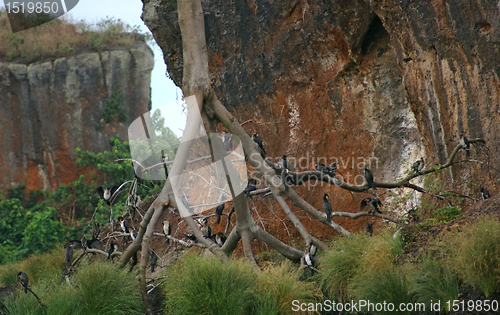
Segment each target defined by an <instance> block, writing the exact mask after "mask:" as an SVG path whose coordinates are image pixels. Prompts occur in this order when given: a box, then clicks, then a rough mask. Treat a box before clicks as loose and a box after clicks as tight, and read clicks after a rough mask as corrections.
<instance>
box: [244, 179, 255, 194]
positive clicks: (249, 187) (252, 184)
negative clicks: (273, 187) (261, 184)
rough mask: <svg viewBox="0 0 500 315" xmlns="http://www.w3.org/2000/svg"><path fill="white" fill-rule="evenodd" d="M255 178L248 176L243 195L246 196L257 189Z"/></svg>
mask: <svg viewBox="0 0 500 315" xmlns="http://www.w3.org/2000/svg"><path fill="white" fill-rule="evenodd" d="M256 186H257V180H256V179H255V178H250V179H249V180H248V183H247V187H246V188H245V197H247V198H248V196H250V192H252V191H254V190H257V187H256Z"/></svg>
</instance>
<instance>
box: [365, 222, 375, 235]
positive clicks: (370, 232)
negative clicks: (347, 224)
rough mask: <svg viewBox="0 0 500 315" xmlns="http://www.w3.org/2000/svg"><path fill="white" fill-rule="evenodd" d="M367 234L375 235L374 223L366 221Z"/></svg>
mask: <svg viewBox="0 0 500 315" xmlns="http://www.w3.org/2000/svg"><path fill="white" fill-rule="evenodd" d="M365 234H366V235H367V236H372V235H373V224H371V223H366V225H365Z"/></svg>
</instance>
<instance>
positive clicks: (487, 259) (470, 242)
mask: <svg viewBox="0 0 500 315" xmlns="http://www.w3.org/2000/svg"><path fill="white" fill-rule="evenodd" d="M446 244H447V249H448V251H447V256H448V259H447V261H448V264H449V265H450V266H452V267H453V269H454V271H455V272H456V273H457V274H458V275H459V276H460V277H461V278H462V279H463V280H464V281H465V282H466V283H468V284H471V285H477V286H479V287H480V288H481V290H482V291H483V293H484V295H485V296H486V297H489V296H490V295H491V294H493V293H496V292H500V222H499V221H498V220H497V219H495V218H492V217H486V218H483V219H480V220H479V221H477V222H475V223H473V224H470V225H468V226H466V227H465V228H464V230H463V232H462V233H454V234H452V235H450V236H449V237H447V239H446Z"/></svg>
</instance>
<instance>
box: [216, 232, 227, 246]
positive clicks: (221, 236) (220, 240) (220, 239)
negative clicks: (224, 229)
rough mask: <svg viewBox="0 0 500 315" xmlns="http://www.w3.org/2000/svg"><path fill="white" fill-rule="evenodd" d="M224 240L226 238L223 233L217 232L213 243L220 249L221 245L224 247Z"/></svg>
mask: <svg viewBox="0 0 500 315" xmlns="http://www.w3.org/2000/svg"><path fill="white" fill-rule="evenodd" d="M226 240H227V237H226V236H225V235H224V234H223V233H221V232H217V233H216V234H215V243H217V244H218V245H219V246H221V247H222V245H224V243H225V242H226Z"/></svg>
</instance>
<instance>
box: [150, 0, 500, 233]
mask: <svg viewBox="0 0 500 315" xmlns="http://www.w3.org/2000/svg"><path fill="white" fill-rule="evenodd" d="M144 3H145V6H144V12H143V16H142V17H143V20H144V21H145V22H146V24H147V25H148V26H149V28H150V29H151V31H152V32H153V34H154V36H155V39H156V40H157V42H158V44H159V45H160V47H161V48H162V49H163V52H164V56H165V62H166V63H167V65H168V71H169V73H170V75H171V77H172V79H173V80H174V81H175V82H176V84H177V85H179V86H180V85H181V80H182V42H181V37H180V32H179V25H178V21H177V13H176V11H175V7H174V6H173V2H172V1H169V0H154V1H153V0H150V1H147V0H146V1H144ZM202 4H203V9H204V13H205V29H206V40H207V48H208V52H209V62H210V70H211V74H212V78H213V86H214V87H215V89H216V91H217V92H218V94H219V97H220V98H221V100H222V101H223V103H224V104H225V106H226V107H227V108H228V109H230V110H231V111H232V112H233V114H234V115H235V116H236V117H237V118H238V119H239V121H240V122H244V121H245V122H246V123H245V125H244V128H245V129H246V130H247V131H249V133H253V132H254V131H256V132H258V133H259V135H260V136H261V137H262V138H263V139H264V140H265V142H266V143H267V145H268V148H266V150H267V151H268V153H269V155H270V156H271V157H272V158H274V159H275V161H276V162H277V159H278V158H279V157H281V156H282V155H283V154H286V155H287V156H289V157H293V158H295V159H297V160H298V159H299V158H307V160H302V162H301V164H298V163H296V168H298V169H304V168H308V169H311V168H312V167H313V166H314V164H315V163H316V161H317V158H319V157H326V158H327V159H329V160H332V159H337V160H338V161H339V162H340V167H339V169H340V171H341V172H342V174H343V175H344V176H345V177H349V179H348V180H349V181H350V182H356V183H358V184H361V183H362V182H363V178H362V174H363V166H364V163H363V162H364V161H366V160H369V162H370V168H371V169H372V172H373V173H374V176H375V180H376V181H380V182H389V181H395V180H396V178H397V177H398V176H401V175H403V174H404V173H405V172H406V171H408V169H409V166H410V165H411V163H413V162H414V161H416V160H417V159H419V158H420V157H424V158H425V160H426V163H427V164H443V163H444V162H445V161H446V160H447V158H448V155H449V154H450V153H451V151H452V150H453V149H454V147H455V146H456V145H457V143H458V140H459V134H460V133H462V132H463V133H464V134H466V135H467V136H468V137H469V138H479V137H481V138H484V139H485V140H486V142H487V146H488V150H485V149H484V148H482V147H480V146H473V150H472V157H473V158H474V159H477V160H480V161H481V163H477V162H474V163H472V164H470V165H467V166H466V167H465V166H464V165H465V164H463V163H461V164H459V165H457V166H453V167H452V168H450V169H449V170H448V171H446V172H445V173H444V174H442V175H441V178H440V179H442V180H443V182H442V184H441V185H442V186H441V187H442V188H443V189H452V190H454V191H458V192H460V193H463V194H466V195H471V196H473V197H476V198H477V197H478V196H479V187H480V186H486V187H489V188H490V190H492V191H495V192H497V189H496V186H495V184H497V182H496V179H497V178H498V173H496V172H494V171H493V169H492V168H490V167H489V166H488V165H487V163H490V166H492V167H494V168H496V169H500V159H498V156H499V153H500V152H499V150H500V146H499V144H500V143H499V142H500V138H499V136H498V135H499V128H500V107H499V106H500V102H499V101H500V85H499V71H500V64H499V63H498V60H497V59H498V56H499V47H500V44H499V43H500V41H499V39H500V33H499V32H500V31H499V30H500V12H499V8H498V7H497V3H496V2H495V1H462V0H456V1H453V0H450V1H440V0H428V1H425V0H424V1H413V0H398V1H393V0H385V1H384V0H382V1H362V0H339V1H328V0H290V1H265V0H234V1H226V0H218V1H217V0H205V1H202ZM410 58H411V59H410ZM460 154H461V155H460V160H463V157H464V155H463V153H460ZM315 159H316V160H315ZM433 178H435V177H433ZM415 183H417V184H423V181H422V180H421V181H420V182H419V181H418V180H417V181H415ZM467 184H469V185H467ZM300 189H301V190H300V191H299V193H301V194H302V195H303V196H305V197H306V199H308V198H310V200H311V203H312V204H313V205H314V206H316V207H317V208H318V209H321V196H322V195H323V192H328V191H329V192H330V195H331V196H333V200H334V204H335V208H336V209H334V211H335V210H348V211H359V201H360V199H361V198H363V197H366V196H364V194H355V195H354V196H353V197H352V196H351V195H350V194H349V193H348V192H346V191H343V190H340V189H339V188H337V187H329V186H325V185H323V186H322V187H316V188H315V189H314V191H313V190H312V188H309V190H307V189H308V188H307V187H302V188H300ZM384 197H388V195H385V194H384ZM419 198H420V194H417V193H415V194H414V195H413V201H411V202H410V203H412V202H413V203H415V202H418V199H419ZM388 201H389V198H386V202H388ZM410 207H411V204H410V205H407V206H406V207H403V208H401V209H400V210H401V211H406V210H408V209H409V208H410ZM299 211H300V210H299ZM367 220H368V221H370V220H371V219H366V220H365V219H361V220H356V222H355V223H354V222H353V221H352V220H345V221H342V220H339V222H340V223H349V224H350V225H351V224H352V225H364V224H365V223H366V221H367ZM276 222H277V223H276V226H277V228H278V226H280V223H279V222H278V221H276ZM326 233H331V232H329V231H326Z"/></svg>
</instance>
